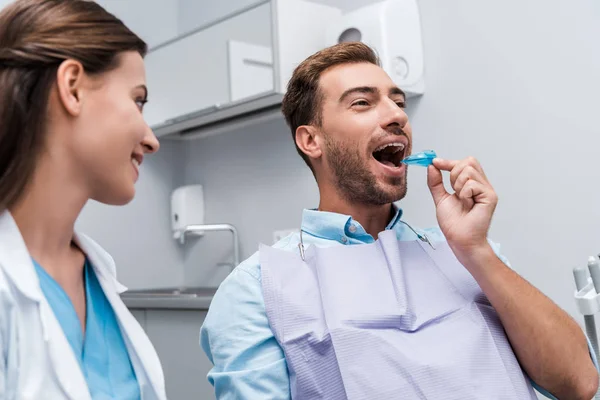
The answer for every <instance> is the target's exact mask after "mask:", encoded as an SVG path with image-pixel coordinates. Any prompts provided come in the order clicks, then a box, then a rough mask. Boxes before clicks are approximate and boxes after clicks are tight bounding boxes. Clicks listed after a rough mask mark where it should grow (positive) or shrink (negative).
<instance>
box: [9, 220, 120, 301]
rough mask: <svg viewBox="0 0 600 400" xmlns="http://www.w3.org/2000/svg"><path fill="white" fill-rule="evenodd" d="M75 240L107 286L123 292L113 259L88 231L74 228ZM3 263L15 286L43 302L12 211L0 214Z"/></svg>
mask: <svg viewBox="0 0 600 400" xmlns="http://www.w3.org/2000/svg"><path fill="white" fill-rule="evenodd" d="M74 241H75V243H77V245H78V246H79V248H81V250H82V251H83V252H84V253H85V254H86V256H87V257H88V259H89V260H90V262H91V263H92V265H93V266H94V271H95V272H96V275H97V276H98V279H101V280H103V281H105V282H106V283H105V284H106V285H107V288H106V289H110V290H112V291H114V292H117V293H122V292H124V291H125V290H127V288H126V287H125V286H123V285H121V284H120V283H119V282H118V281H117V279H116V267H115V263H114V261H113V259H112V258H111V257H110V255H108V253H106V252H105V251H104V250H102V249H101V248H100V247H99V246H98V245H97V244H95V243H94V242H93V241H92V240H91V239H90V238H88V237H87V236H86V235H84V234H81V233H77V232H75V237H74ZM0 264H1V265H2V266H3V268H4V270H5V271H6V273H7V275H8V277H9V278H10V279H11V280H12V281H13V282H14V284H15V286H16V287H17V288H18V289H19V291H20V292H21V293H23V294H24V295H25V296H26V297H28V298H29V299H31V300H33V301H36V302H40V301H41V299H42V298H43V296H44V295H43V293H42V290H41V288H40V284H39V279H38V276H37V274H36V272H35V267H34V265H33V260H32V259H31V256H30V255H29V251H28V250H27V246H26V245H25V241H24V240H23V236H22V235H21V232H20V231H19V227H18V226H17V224H16V222H15V220H14V218H13V217H12V215H11V214H10V212H9V211H7V210H5V211H3V212H2V213H1V214H0Z"/></svg>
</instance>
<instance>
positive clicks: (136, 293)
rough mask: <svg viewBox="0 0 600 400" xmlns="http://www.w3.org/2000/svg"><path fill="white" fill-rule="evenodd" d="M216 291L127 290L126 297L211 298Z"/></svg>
mask: <svg viewBox="0 0 600 400" xmlns="http://www.w3.org/2000/svg"><path fill="white" fill-rule="evenodd" d="M216 291H217V289H215V288H207V287H185V286H184V287H174V288H151V289H136V290H128V291H126V292H125V293H123V294H122V296H124V297H125V296H126V297H173V296H176V297H188V298H189V297H192V298H193V297H211V298H212V297H213V296H214V295H215V292H216Z"/></svg>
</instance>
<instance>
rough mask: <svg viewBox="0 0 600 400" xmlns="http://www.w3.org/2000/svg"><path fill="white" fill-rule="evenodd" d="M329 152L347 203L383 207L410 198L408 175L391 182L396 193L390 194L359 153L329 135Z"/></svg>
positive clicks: (335, 179)
mask: <svg viewBox="0 0 600 400" xmlns="http://www.w3.org/2000/svg"><path fill="white" fill-rule="evenodd" d="M325 148H326V151H327V160H328V163H329V166H330V167H331V171H332V173H333V179H334V183H335V185H336V188H337V190H338V192H339V193H340V194H341V195H342V197H344V198H345V199H346V200H347V201H349V202H351V203H359V204H366V205H374V206H381V205H385V204H390V203H393V202H395V201H398V200H400V199H402V198H404V196H406V174H405V175H404V176H403V177H398V178H388V180H387V183H388V184H389V185H390V186H392V187H393V189H388V190H387V191H386V190H385V189H383V188H382V187H380V185H379V184H378V183H377V178H376V177H375V175H374V174H373V173H372V172H371V171H370V170H369V165H368V162H367V161H366V160H364V159H363V158H361V156H360V153H359V152H358V150H357V149H352V148H350V147H347V146H345V145H344V144H342V142H337V141H336V140H334V139H332V138H331V137H329V135H325Z"/></svg>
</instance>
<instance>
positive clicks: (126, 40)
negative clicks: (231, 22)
mask: <svg viewBox="0 0 600 400" xmlns="http://www.w3.org/2000/svg"><path fill="white" fill-rule="evenodd" d="M126 51H137V52H139V53H140V54H141V56H142V57H144V56H145V55H146V51H147V46H146V43H145V42H144V41H143V40H142V39H140V38H139V37H138V36H137V35H135V34H134V33H133V32H131V31H130V30H129V29H128V28H127V27H126V26H125V25H124V24H123V22H121V21H120V20H119V19H118V18H116V17H115V16H114V15H112V14H110V13H109V12H107V11H106V10H104V9H103V8H102V7H101V6H100V5H98V4H97V3H95V2H93V1H86V0H17V1H15V2H13V3H11V4H9V5H8V6H7V7H5V8H4V9H3V10H2V11H1V12H0V212H2V211H3V210H5V209H6V208H8V207H11V206H12V205H13V204H14V203H15V202H16V201H17V200H19V198H20V197H21V196H22V194H23V192H24V191H25V189H26V187H27V184H28V183H29V181H30V180H31V177H32V175H33V173H34V170H35V167H36V161H37V159H38V156H39V153H40V151H41V149H42V146H43V144H44V131H45V122H46V112H47V107H48V98H49V94H50V89H51V87H52V85H53V84H54V82H55V80H56V74H57V71H58V67H59V66H60V64H61V63H62V62H63V61H65V60H67V59H72V60H76V61H79V62H80V63H81V64H82V65H83V68H84V70H85V71H86V73H88V74H100V73H102V72H107V71H110V70H111V69H114V68H116V67H117V66H118V57H117V56H118V55H119V54H120V53H122V52H126Z"/></svg>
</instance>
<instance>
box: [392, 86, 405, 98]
mask: <svg viewBox="0 0 600 400" xmlns="http://www.w3.org/2000/svg"><path fill="white" fill-rule="evenodd" d="M389 94H390V96H392V95H395V94H399V95H402V96H404V98H406V93H404V91H403V90H402V89H400V88H399V87H393V88H391V89H390V93H389Z"/></svg>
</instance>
